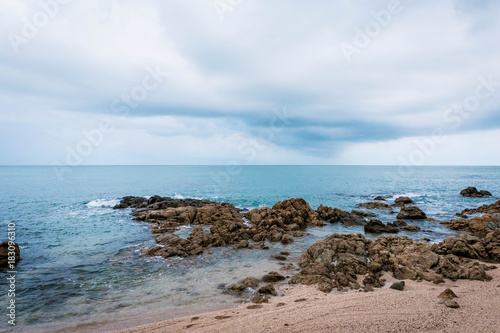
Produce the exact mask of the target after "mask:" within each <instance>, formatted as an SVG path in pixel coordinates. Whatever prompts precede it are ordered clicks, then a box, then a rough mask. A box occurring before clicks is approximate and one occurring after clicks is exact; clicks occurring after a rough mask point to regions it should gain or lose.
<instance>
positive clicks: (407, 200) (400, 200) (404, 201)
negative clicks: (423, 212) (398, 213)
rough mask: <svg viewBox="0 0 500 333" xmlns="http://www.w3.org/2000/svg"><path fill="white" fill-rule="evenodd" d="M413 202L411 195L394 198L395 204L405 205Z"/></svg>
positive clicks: (398, 205)
mask: <svg viewBox="0 0 500 333" xmlns="http://www.w3.org/2000/svg"><path fill="white" fill-rule="evenodd" d="M412 203H414V202H413V200H411V199H410V198H409V197H397V198H396V200H394V204H393V206H397V207H403V206H404V205H408V204H412Z"/></svg>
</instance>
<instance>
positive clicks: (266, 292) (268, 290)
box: [259, 284, 278, 296]
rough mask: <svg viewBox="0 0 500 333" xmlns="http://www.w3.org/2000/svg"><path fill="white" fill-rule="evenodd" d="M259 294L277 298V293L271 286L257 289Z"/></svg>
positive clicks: (267, 285)
mask: <svg viewBox="0 0 500 333" xmlns="http://www.w3.org/2000/svg"><path fill="white" fill-rule="evenodd" d="M259 294H264V295H271V296H277V295H278V293H277V292H276V289H275V288H274V286H273V285H272V284H266V285H265V286H262V287H260V288H259Z"/></svg>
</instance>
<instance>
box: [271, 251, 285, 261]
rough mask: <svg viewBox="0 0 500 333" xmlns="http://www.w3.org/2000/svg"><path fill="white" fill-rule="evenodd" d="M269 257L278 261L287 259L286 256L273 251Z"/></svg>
mask: <svg viewBox="0 0 500 333" xmlns="http://www.w3.org/2000/svg"><path fill="white" fill-rule="evenodd" d="M270 257H271V258H273V259H276V260H279V261H285V260H287V259H288V258H287V257H286V256H284V255H282V254H279V253H273V254H271V255H270Z"/></svg>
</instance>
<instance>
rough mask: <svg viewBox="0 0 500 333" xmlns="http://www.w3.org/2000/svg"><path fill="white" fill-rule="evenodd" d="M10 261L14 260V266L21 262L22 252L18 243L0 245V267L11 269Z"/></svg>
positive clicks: (10, 242) (7, 242) (6, 242)
mask: <svg viewBox="0 0 500 333" xmlns="http://www.w3.org/2000/svg"><path fill="white" fill-rule="evenodd" d="M9 252H11V253H10V254H11V255H10V257H11V258H9ZM12 254H13V255H12ZM9 259H14V260H13V264H14V265H17V264H18V263H19V261H20V260H21V251H20V250H19V245H17V243H14V242H12V241H5V242H2V243H1V244H0V267H7V268H9ZM11 262H12V260H11Z"/></svg>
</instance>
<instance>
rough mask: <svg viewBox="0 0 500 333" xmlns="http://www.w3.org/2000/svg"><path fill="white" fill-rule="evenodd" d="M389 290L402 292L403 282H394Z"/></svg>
mask: <svg viewBox="0 0 500 333" xmlns="http://www.w3.org/2000/svg"><path fill="white" fill-rule="evenodd" d="M390 288H391V289H395V290H401V291H402V290H403V289H404V288H405V282H404V281H398V282H394V283H393V284H392V285H391V286H390Z"/></svg>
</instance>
